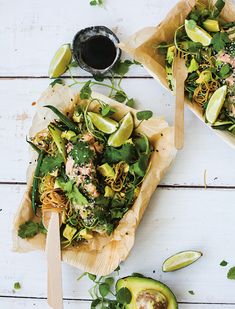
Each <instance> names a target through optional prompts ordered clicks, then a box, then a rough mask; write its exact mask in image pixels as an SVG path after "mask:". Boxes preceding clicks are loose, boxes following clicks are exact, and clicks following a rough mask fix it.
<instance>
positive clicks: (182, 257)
mask: <svg viewBox="0 0 235 309" xmlns="http://www.w3.org/2000/svg"><path fill="white" fill-rule="evenodd" d="M201 256H202V253H201V252H199V251H182V252H179V253H176V254H175V255H172V256H171V257H169V258H168V259H166V260H165V261H164V263H163V265H162V270H163V271H164V272H169V271H175V270H178V269H181V268H183V267H186V266H188V265H190V264H192V263H194V262H196V261H197V260H198V259H199V258H200V257H201Z"/></svg>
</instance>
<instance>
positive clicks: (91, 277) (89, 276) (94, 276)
mask: <svg viewBox="0 0 235 309" xmlns="http://www.w3.org/2000/svg"><path fill="white" fill-rule="evenodd" d="M87 275H88V278H89V279H90V280H92V281H95V280H96V275H93V274H90V273H89V274H87Z"/></svg>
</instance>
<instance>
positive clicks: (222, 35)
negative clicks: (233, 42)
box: [211, 32, 229, 53]
mask: <svg viewBox="0 0 235 309" xmlns="http://www.w3.org/2000/svg"><path fill="white" fill-rule="evenodd" d="M227 43H229V37H228V34H227V33H226V32H217V33H216V34H214V36H213V38H212V40H211V44H212V45H213V48H214V50H215V51H216V52H217V53H218V52H219V51H221V50H223V49H224V48H225V45H226V44H227Z"/></svg>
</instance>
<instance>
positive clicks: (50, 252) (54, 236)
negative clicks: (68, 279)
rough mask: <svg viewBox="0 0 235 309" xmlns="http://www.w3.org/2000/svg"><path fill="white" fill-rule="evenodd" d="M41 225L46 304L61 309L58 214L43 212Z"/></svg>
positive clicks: (49, 211) (61, 290)
mask: <svg viewBox="0 0 235 309" xmlns="http://www.w3.org/2000/svg"><path fill="white" fill-rule="evenodd" d="M43 224H44V226H45V227H46V228H47V238H46V256H47V302H48V305H49V306H51V308H53V309H63V289H62V269H61V249H60V214H59V213H58V212H56V211H53V210H45V211H43Z"/></svg>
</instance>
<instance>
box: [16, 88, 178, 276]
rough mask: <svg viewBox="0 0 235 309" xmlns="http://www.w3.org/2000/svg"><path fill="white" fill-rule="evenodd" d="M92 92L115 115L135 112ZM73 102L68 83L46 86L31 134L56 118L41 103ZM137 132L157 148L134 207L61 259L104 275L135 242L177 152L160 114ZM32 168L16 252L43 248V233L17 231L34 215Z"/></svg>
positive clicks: (21, 210) (64, 105) (74, 97)
mask: <svg viewBox="0 0 235 309" xmlns="http://www.w3.org/2000/svg"><path fill="white" fill-rule="evenodd" d="M92 96H93V97H95V98H98V99H101V100H103V101H104V102H107V103H109V104H111V105H112V106H114V107H116V109H117V113H116V118H117V119H120V118H121V117H122V116H123V115H125V114H126V113H127V112H128V111H131V112H132V113H133V115H135V113H136V111H135V110H134V109H131V108H129V107H127V106H125V105H123V104H120V103H118V102H115V101H113V100H111V99H109V98H107V97H105V96H103V95H101V94H98V93H93V94H92ZM75 102H77V104H79V103H80V100H79V94H78V92H75V93H74V92H73V91H72V90H71V89H70V88H69V87H66V86H61V85H55V86H54V88H51V87H49V88H48V89H47V90H46V91H45V92H44V93H43V94H42V96H41V98H40V99H39V101H38V104H37V106H38V110H37V113H36V115H35V117H34V118H33V123H32V127H31V129H30V132H29V134H30V136H33V135H34V134H35V133H36V132H38V131H40V130H42V129H43V128H45V127H46V126H47V124H48V123H49V122H50V120H53V119H55V115H54V114H53V113H52V112H51V111H50V110H48V109H46V108H42V106H43V105H45V104H51V105H54V106H56V107H57V108H60V109H61V110H64V111H66V110H68V109H69V108H70V107H69V106H71V104H74V103H75ZM95 109H96V104H93V105H92V106H91V110H95ZM135 122H136V123H137V122H138V120H136V119H135ZM139 132H143V133H145V134H146V135H147V136H148V137H149V139H150V140H151V143H152V144H153V145H154V147H155V149H156V150H157V151H154V152H153V155H152V157H151V165H150V170H149V172H148V174H147V175H146V177H145V179H144V181H143V184H142V186H141V190H140V194H139V196H138V198H137V199H136V201H135V203H134V205H133V207H132V208H131V209H130V210H129V211H128V212H127V213H126V214H125V215H124V217H123V218H122V220H121V221H120V223H119V225H118V227H117V228H116V229H115V231H114V233H113V234H112V235H111V236H96V237H94V239H92V240H91V241H89V242H88V243H87V244H83V245H79V246H76V247H70V248H67V249H64V250H63V251H62V259H63V261H65V262H66V263H68V264H70V265H73V266H75V267H77V268H79V269H82V270H84V271H88V272H90V273H93V274H97V275H107V274H109V273H111V272H112V271H113V270H114V269H115V268H116V267H117V266H118V265H119V264H120V262H121V261H124V260H125V259H126V258H127V256H128V254H129V252H130V250H131V248H132V246H133V244H134V239H135V230H136V228H137V226H138V224H139V222H140V220H141V218H142V216H143V213H144V211H145V209H146V207H147V205H148V203H149V200H150V198H151V195H152V194H153V192H154V191H155V189H156V186H157V185H158V183H159V182H160V180H161V178H162V176H163V175H164V173H165V171H166V170H167V168H168V167H169V165H170V163H171V162H172V160H173V158H174V157H175V154H176V150H175V148H174V146H173V129H172V128H170V127H169V126H168V124H167V122H166V121H165V120H164V119H163V118H160V117H159V118H153V119H150V120H149V121H144V122H143V123H142V124H141V125H140V126H139ZM31 153H32V151H31ZM34 159H35V155H34V156H33V157H32V159H31V161H32V162H33V161H34ZM34 168H35V165H34V166H30V167H29V168H28V171H27V180H28V185H27V189H26V192H25V194H24V197H23V200H22V202H21V205H20V207H19V209H18V212H17V214H16V218H15V222H14V231H13V247H14V250H15V251H18V252H27V251H30V250H34V249H40V250H44V248H45V236H44V235H42V234H39V235H36V236H35V237H34V238H32V239H22V238H20V237H18V235H17V231H18V228H19V225H20V224H22V223H24V222H25V221H27V220H30V219H32V218H33V213H32V209H31V198H30V193H31V184H32V173H33V170H34Z"/></svg>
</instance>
